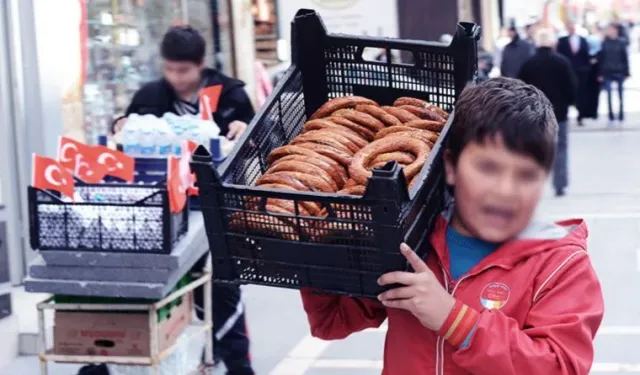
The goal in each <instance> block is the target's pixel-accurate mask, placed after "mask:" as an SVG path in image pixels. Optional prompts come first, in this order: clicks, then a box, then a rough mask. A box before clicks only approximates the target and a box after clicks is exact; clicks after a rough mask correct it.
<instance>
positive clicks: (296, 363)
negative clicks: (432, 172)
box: [0, 59, 640, 375]
mask: <svg viewBox="0 0 640 375" xmlns="http://www.w3.org/2000/svg"><path fill="white" fill-rule="evenodd" d="M635 62H636V63H637V65H639V66H638V70H636V71H638V72H640V60H638V59H636V60H635ZM634 98H636V99H634ZM603 99H604V98H603ZM625 99H626V103H627V108H629V109H630V110H631V112H633V111H634V110H635V112H636V113H630V115H629V116H628V119H629V120H628V121H627V122H626V123H625V124H624V126H623V127H622V128H617V129H613V130H607V129H606V126H605V122H604V121H603V120H600V121H597V122H587V123H586V124H585V126H584V127H577V126H575V125H572V132H571V133H570V139H569V150H570V153H569V155H570V156H569V160H570V181H571V184H570V187H569V189H568V190H567V196H565V197H562V198H556V197H554V196H553V194H552V189H551V187H550V186H549V187H548V189H547V191H546V192H545V196H544V199H543V201H542V203H541V205H540V208H539V212H538V214H539V215H540V216H542V217H546V218H549V219H559V218H567V217H583V218H585V219H586V221H587V223H588V225H589V232H590V237H589V252H590V254H591V259H592V262H593V264H594V266H595V268H596V271H597V273H598V276H599V277H600V280H601V283H602V288H603V291H604V296H605V304H606V305H605V306H606V313H605V318H604V322H603V325H602V328H601V329H600V332H599V334H598V336H597V338H596V342H595V345H596V359H595V364H594V367H593V371H592V374H630V373H631V374H632V373H636V374H640V351H639V350H638V347H639V346H640V302H638V298H637V296H638V295H639V294H640V147H639V145H640V131H638V130H640V107H637V103H640V85H639V86H638V88H637V89H635V88H632V89H631V90H629V91H628V94H627V95H626V98H625ZM602 102H603V101H602ZM602 104H603V103H601V108H600V111H601V113H603V114H604V113H606V107H603V105H602ZM634 106H635V107H636V108H634ZM601 117H602V118H604V116H601ZM244 291H245V300H246V304H247V314H248V322H249V329H250V333H251V338H252V355H253V361H254V364H255V369H256V372H257V374H260V375H262V374H265V375H328V374H341V375H376V374H380V369H381V366H382V352H383V344H384V333H385V329H384V327H382V328H381V329H377V330H370V331H367V332H362V333H359V334H355V335H352V336H351V337H349V338H348V339H346V340H343V341H337V342H325V341H321V340H317V339H314V338H312V337H310V335H309V330H308V326H307V322H306V317H305V315H304V312H303V310H302V306H301V302H300V298H299V295H298V293H297V292H296V291H292V290H283V289H275V288H266V287H256V286H247V287H244ZM77 368H78V366H72V365H59V364H53V365H51V366H50V372H49V373H50V375H75V373H76V371H77ZM38 373H39V367H38V361H37V359H36V358H35V357H22V358H20V359H19V360H16V361H15V362H14V363H13V364H12V365H11V366H10V367H9V368H5V369H2V370H0V375H16V374H25V375H26V374H28V375H32V374H33V375H35V374H38ZM212 374H213V375H222V374H224V369H223V368H218V369H215V370H214V371H213V372H212ZM176 375H178V374H176Z"/></svg>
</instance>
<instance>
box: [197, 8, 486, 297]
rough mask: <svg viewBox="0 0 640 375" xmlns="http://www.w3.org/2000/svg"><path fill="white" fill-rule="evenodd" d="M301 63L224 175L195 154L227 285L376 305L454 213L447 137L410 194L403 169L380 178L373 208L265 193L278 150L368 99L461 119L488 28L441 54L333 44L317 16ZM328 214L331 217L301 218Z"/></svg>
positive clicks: (432, 46) (299, 55)
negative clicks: (264, 181)
mask: <svg viewBox="0 0 640 375" xmlns="http://www.w3.org/2000/svg"><path fill="white" fill-rule="evenodd" d="M292 30H293V31H292V32H293V38H292V40H293V42H292V44H293V45H292V50H293V53H294V64H293V66H292V67H291V68H290V69H289V71H288V72H287V73H286V74H285V76H284V77H283V78H282V80H281V81H280V82H279V84H278V85H277V87H276V89H275V90H274V92H273V93H272V95H271V97H270V98H269V99H268V101H267V103H266V104H265V105H264V106H263V108H262V109H261V110H260V112H259V113H258V114H257V115H256V117H255V118H254V120H253V121H252V123H251V124H250V126H249V129H248V131H247V133H246V134H245V136H244V137H243V140H241V143H242V144H241V147H238V148H236V149H235V150H234V152H232V154H231V155H230V156H229V157H228V158H227V160H226V161H225V162H224V163H223V165H222V166H221V167H220V168H219V169H218V170H214V169H213V168H212V167H211V156H210V155H209V153H208V152H207V151H206V149H204V148H199V149H198V150H196V152H195V154H194V156H193V160H192V164H191V165H192V170H193V171H194V172H195V173H196V174H197V178H198V186H199V188H200V198H201V204H202V212H203V215H204V219H205V227H206V230H207V236H208V239H209V245H210V248H211V249H212V259H213V277H214V279H215V280H216V281H217V282H239V283H252V284H261V285H272V286H280V287H288V288H298V289H299V288H301V287H309V288H313V289H317V290H324V291H329V292H333V293H342V294H348V295H354V296H369V297H373V296H375V295H377V294H378V293H379V292H380V291H382V288H381V287H379V286H378V285H377V283H376V280H377V278H378V277H379V276H380V275H381V274H382V273H384V272H388V271H392V270H399V269H406V267H407V265H406V261H405V259H404V257H403V256H402V255H401V254H400V253H399V249H398V247H399V244H400V243H401V242H403V241H405V242H407V243H408V244H409V245H410V246H412V247H414V249H415V250H416V251H417V252H418V253H419V254H421V255H424V254H426V253H427V251H428V248H429V245H428V233H429V232H430V229H431V227H432V225H433V223H434V222H435V218H436V217H437V216H438V215H439V213H440V212H441V211H442V209H443V204H444V193H445V184H444V178H443V176H444V166H443V163H442V158H441V153H442V149H443V148H442V144H443V142H444V138H446V134H447V132H448V129H449V127H450V125H451V120H452V118H453V115H451V116H450V119H449V121H448V122H447V125H446V126H445V129H444V130H443V132H442V135H441V137H440V139H439V140H438V142H437V143H436V145H435V146H434V148H433V150H432V152H431V155H430V156H429V159H428V160H427V163H425V167H424V168H423V169H422V171H421V172H420V174H419V176H418V178H419V181H421V182H420V183H417V184H415V185H416V186H414V187H413V188H412V191H411V192H408V191H407V184H406V182H405V180H404V176H403V174H402V172H401V169H400V168H399V167H398V166H397V164H396V163H390V164H388V165H387V166H385V167H384V168H382V169H377V170H374V173H373V177H372V178H371V179H370V181H369V184H368V185H367V191H366V193H365V195H364V197H355V196H342V195H336V194H323V193H309V192H291V191H282V190H268V189H263V188H259V187H254V186H253V185H254V184H255V182H256V180H257V179H258V178H259V177H260V176H262V174H263V173H264V172H265V170H266V168H267V156H268V155H269V153H270V152H271V150H273V149H275V148H277V147H280V146H283V145H286V144H288V143H289V142H290V141H291V139H292V138H293V137H295V136H296V135H298V134H299V132H300V131H301V128H302V125H303V124H304V122H305V121H306V119H307V118H308V116H310V115H311V114H312V113H313V112H315V110H316V109H317V108H319V107H320V106H321V105H322V104H324V103H325V102H326V101H327V100H328V99H331V98H334V97H339V96H344V95H361V96H365V97H368V98H371V99H374V100H376V101H378V102H379V103H381V104H384V105H390V104H391V103H392V102H393V101H394V100H395V99H397V98H398V97H401V96H412V97H417V98H422V99H426V100H429V101H430V102H432V103H434V104H437V105H439V106H440V107H442V108H444V109H446V110H448V111H452V110H453V105H454V102H455V99H456V98H457V96H458V95H459V94H460V92H461V91H462V89H463V88H464V86H465V85H466V84H467V83H468V82H470V81H473V79H474V75H475V69H476V60H477V57H476V54H477V52H476V46H477V39H478V33H479V28H478V27H476V26H474V25H472V24H460V25H459V26H458V31H457V33H456V37H455V38H454V42H453V43H452V44H451V45H450V46H445V45H443V44H439V43H428V42H419V41H402V40H393V39H375V38H359V37H351V36H339V35H328V34H327V33H326V29H325V28H324V26H323V24H322V21H321V20H320V18H319V17H318V15H317V14H316V13H315V12H313V11H306V10H301V11H299V13H298V16H297V17H296V19H295V21H294V25H293V28H292ZM369 47H373V48H381V49H384V50H385V51H387V55H390V53H389V51H391V50H402V51H409V52H411V54H412V56H413V57H414V61H413V62H412V63H411V64H402V63H392V62H370V61H365V60H364V59H363V58H362V51H363V50H364V49H365V48H369ZM274 199H280V200H285V201H289V202H291V204H292V205H293V207H294V208H296V210H297V211H296V215H293V216H292V215H280V214H277V213H273V212H267V211H266V205H267V204H268V202H269V201H270V200H274ZM305 204H319V205H321V206H322V207H324V208H325V209H326V213H327V216H326V217H306V216H302V215H300V214H299V210H300V207H304V205H305Z"/></svg>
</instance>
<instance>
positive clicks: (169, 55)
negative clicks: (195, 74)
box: [160, 25, 206, 64]
mask: <svg viewBox="0 0 640 375" xmlns="http://www.w3.org/2000/svg"><path fill="white" fill-rule="evenodd" d="M205 50H206V42H205V40H204V38H203V37H202V35H200V33H199V32H198V31H197V30H196V29H194V28H193V27H191V26H188V25H181V26H172V27H170V28H169V30H168V31H167V33H166V34H164V37H163V38H162V43H160V53H161V54H162V58H164V59H165V60H169V61H189V62H192V63H194V64H201V63H202V62H203V61H204V54H205Z"/></svg>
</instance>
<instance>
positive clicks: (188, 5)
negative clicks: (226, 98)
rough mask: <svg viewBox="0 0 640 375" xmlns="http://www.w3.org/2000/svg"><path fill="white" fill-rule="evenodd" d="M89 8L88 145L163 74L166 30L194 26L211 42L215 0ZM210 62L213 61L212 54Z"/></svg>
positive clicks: (130, 0) (113, 0) (94, 2)
mask: <svg viewBox="0 0 640 375" xmlns="http://www.w3.org/2000/svg"><path fill="white" fill-rule="evenodd" d="M85 4H86V9H85V10H86V13H85V14H86V25H84V26H85V30H86V38H85V39H86V40H85V42H84V45H86V51H85V53H84V57H83V58H84V60H85V61H84V66H85V80H84V86H83V112H84V135H85V140H86V142H87V143H95V142H96V140H97V138H98V136H99V135H103V134H107V133H108V132H109V127H110V124H111V122H112V121H113V119H114V118H116V117H117V116H119V115H121V114H123V113H124V111H125V110H126V107H127V106H128V104H129V102H130V100H131V98H132V96H133V94H134V93H135V91H136V90H137V89H138V88H139V87H140V86H141V85H142V84H143V83H145V82H148V81H151V80H154V79H158V78H159V77H160V76H161V70H160V68H161V67H160V56H159V54H160V52H159V48H158V45H159V43H160V41H161V39H162V36H163V35H164V33H165V32H166V30H167V29H168V28H169V27H170V26H171V25H175V24H184V23H189V24H191V25H192V26H194V27H195V28H196V29H198V30H199V31H200V32H202V34H203V35H204V36H205V38H206V39H207V42H209V43H212V31H211V12H210V0H90V1H85ZM208 47H209V48H210V47H211V44H209V45H208ZM207 63H210V64H212V63H213V56H212V54H211V53H209V54H208V59H207Z"/></svg>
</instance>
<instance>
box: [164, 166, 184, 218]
mask: <svg viewBox="0 0 640 375" xmlns="http://www.w3.org/2000/svg"><path fill="white" fill-rule="evenodd" d="M167 192H168V195H169V209H170V210H171V212H173V213H177V212H180V211H182V209H183V208H184V206H185V205H186V204H187V194H186V192H187V189H186V188H185V187H184V186H183V185H182V182H181V181H180V165H179V162H178V159H177V158H176V157H175V156H169V158H168V159H167Z"/></svg>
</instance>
